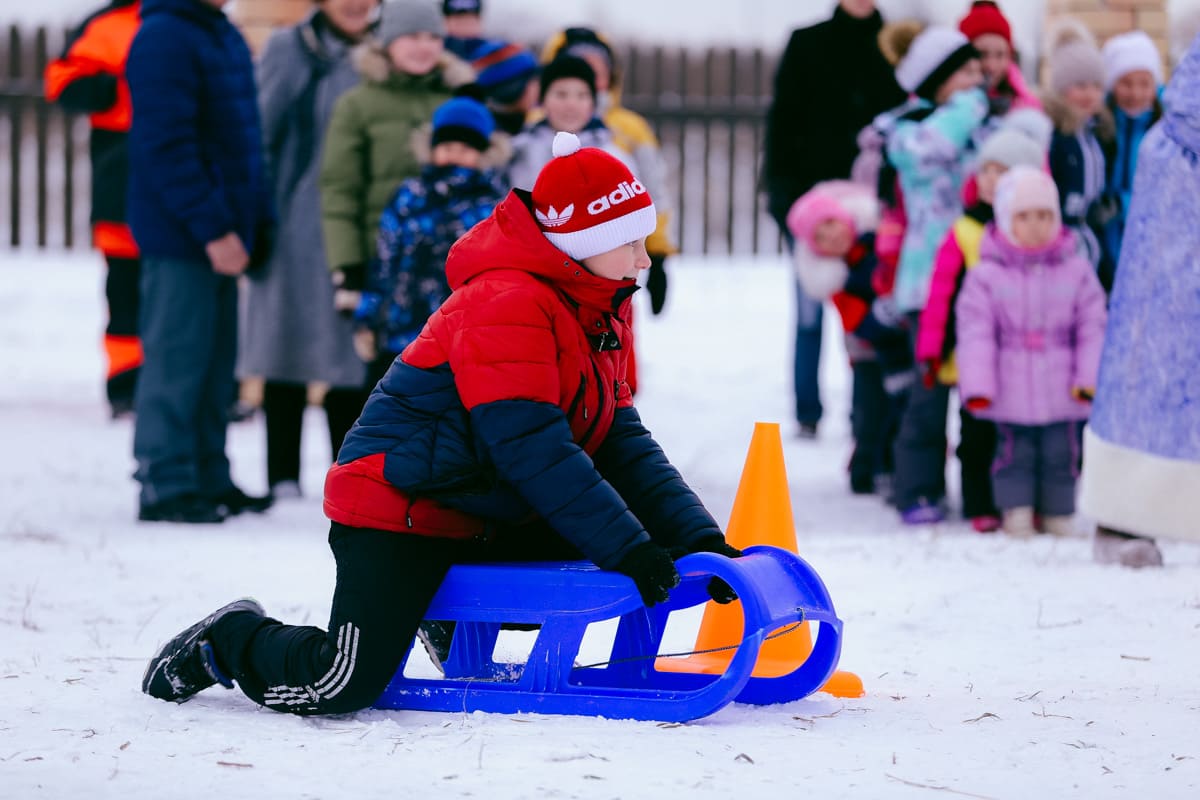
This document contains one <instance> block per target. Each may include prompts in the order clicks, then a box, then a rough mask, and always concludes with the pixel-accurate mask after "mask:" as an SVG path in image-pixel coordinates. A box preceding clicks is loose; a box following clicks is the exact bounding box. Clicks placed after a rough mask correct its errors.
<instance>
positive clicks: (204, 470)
mask: <svg viewBox="0 0 1200 800" xmlns="http://www.w3.org/2000/svg"><path fill="white" fill-rule="evenodd" d="M139 322H140V328H141V332H142V350H143V353H144V354H145V362H144V363H143V365H142V374H141V376H140V377H139V379H138V388H137V399H136V410H137V419H136V421H135V423H134V432H133V455H134V458H136V459H137V473H136V477H137V479H138V481H140V482H141V484H142V491H141V502H142V503H143V505H145V504H151V503H159V502H162V501H164V500H169V499H171V498H173V497H178V496H180V495H183V494H189V493H199V494H203V495H217V494H221V493H222V492H224V491H226V490H228V489H229V488H230V487H231V486H232V485H233V484H232V482H231V481H230V478H229V459H228V458H226V456H225V426H226V424H227V419H226V412H227V410H228V407H229V398H230V396H231V395H232V393H233V364H234V359H235V358H236V356H237V282H236V281H235V279H233V278H230V277H226V276H222V275H218V274H217V273H215V272H213V270H212V267H211V266H210V265H208V264H207V263H201V262H196V261H180V260H173V259H160V258H146V259H144V260H143V261H142V276H141V318H140V320H139Z"/></svg>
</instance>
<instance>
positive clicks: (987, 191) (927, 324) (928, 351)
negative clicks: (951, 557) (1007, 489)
mask: <svg viewBox="0 0 1200 800" xmlns="http://www.w3.org/2000/svg"><path fill="white" fill-rule="evenodd" d="M1022 113H1029V114H1039V115H1040V112H1035V111H1028V112H1022ZM1040 116H1041V119H1042V120H1043V121H1044V122H1045V127H1046V130H1047V136H1046V137H1045V138H1046V139H1048V138H1049V136H1048V132H1049V126H1050V120H1049V119H1046V117H1045V116H1044V115H1040ZM1047 144H1048V142H1046V141H1043V140H1039V139H1038V138H1036V135H1035V134H1034V133H1030V132H1028V131H1026V130H1024V129H1023V128H1022V127H1020V126H1019V125H1016V124H1009V123H1007V122H1006V123H1005V124H1003V125H1002V126H1001V127H1000V129H999V130H997V131H996V132H995V133H993V134H992V135H991V136H989V137H988V138H987V141H985V142H984V143H983V147H982V149H981V150H980V151H979V159H978V162H977V163H978V168H977V169H976V171H975V175H974V176H973V179H974V181H975V187H976V199H975V202H973V203H971V204H970V205H968V206H967V208H966V210H965V212H964V213H963V215H962V216H961V217H959V218H958V219H957V220H955V222H954V225H953V226H951V228H950V231H949V233H947V234H946V238H945V239H944V240H943V241H942V246H941V247H940V248H938V253H937V259H936V260H935V261H934V265H933V276H932V278H931V280H930V283H929V299H928V300H926V302H925V308H924V309H922V310H921V320H920V323H919V325H918V330H917V340H916V359H917V363H918V364H920V365H921V372H922V375H923V379H924V382H925V385H926V386H927V387H928V388H933V387H934V386H936V385H937V384H942V385H944V386H946V387H949V386H953V385H954V384H955V383H957V381H958V369H957V366H956V362H955V359H954V348H955V330H954V329H955V320H954V303H955V301H956V300H957V299H958V295H959V292H960V291H961V289H962V284H963V277H964V275H965V273H966V271H968V270H971V269H974V268H975V266H976V265H977V264H978V263H979V258H980V250H981V248H982V245H983V235H984V232H985V230H986V226H987V224H988V223H990V222H991V221H992V218H993V214H994V211H993V208H992V203H993V201H994V200H995V198H996V185H997V183H998V182H999V180H1000V178H1001V176H1003V175H1004V173H1005V172H1007V171H1008V170H1010V169H1012V168H1013V167H1017V166H1020V165H1022V164H1024V165H1026V166H1030V167H1039V166H1041V165H1043V164H1044V163H1045V161H1046V148H1047ZM943 396H945V397H946V399H947V401H948V399H949V397H948V393H946V394H944V395H943ZM959 420H960V426H959V441H958V448H957V450H956V451H955V455H957V456H958V463H959V467H960V470H961V478H962V479H961V481H960V483H959V486H960V489H961V491H962V513H963V516H964V517H966V518H968V519H970V520H971V527H972V528H974V529H975V530H976V531H978V532H979V533H990V532H992V531H996V530H999V528H1000V515H999V512H998V511H997V510H996V504H995V502H994V501H993V500H992V476H991V466H992V456H993V455H994V454H995V451H996V427H995V426H994V425H993V424H992V423H991V422H989V421H988V420H984V419H979V418H978V417H976V416H975V415H974V414H972V413H971V412H970V411H968V410H967V409H966V408H963V407H962V406H961V405H960V407H959Z"/></svg>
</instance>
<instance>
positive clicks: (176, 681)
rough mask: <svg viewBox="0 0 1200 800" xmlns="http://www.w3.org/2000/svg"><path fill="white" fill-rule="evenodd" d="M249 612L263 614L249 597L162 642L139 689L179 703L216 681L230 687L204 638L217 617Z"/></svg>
mask: <svg viewBox="0 0 1200 800" xmlns="http://www.w3.org/2000/svg"><path fill="white" fill-rule="evenodd" d="M242 611H248V612H250V613H253V614H257V615H258V616H260V617H261V616H265V612H264V611H263V607H262V606H260V605H259V604H258V603H257V602H256V601H254V600H250V599H248V598H246V599H242V600H237V601H234V602H232V603H230V604H229V605H227V606H223V607H221V608H219V609H217V610H216V611H214V612H213V613H211V614H209V615H208V616H207V617H205V618H204V619H202V620H200V621H199V622H197V623H196V624H195V625H193V626H191V627H190V628H188V629H187V630H185V631H183V632H182V633H180V634H179V635H178V636H176V637H175V638H174V639H172V640H171V641H169V642H167V643H166V644H165V645H163V647H162V649H161V650H159V651H158V654H157V655H155V656H154V658H152V659H150V665H149V666H148V667H146V674H145V675H144V676H143V677H142V691H143V692H145V693H146V694H148V695H150V696H151V697H157V698H158V699H159V700H174V701H175V702H177V703H182V702H183V701H184V700H187V699H188V698H190V697H191V696H192V695H194V694H195V693H196V692H199V691H201V690H203V689H207V688H208V687H210V686H213V685H215V684H217V683H219V684H221V685H222V686H224V687H225V688H226V689H232V688H233V679H231V678H230V677H229V676H227V675H226V674H225V673H224V671H222V670H221V668H220V667H219V666H218V665H217V659H216V656H215V654H214V653H213V651H212V647H211V646H210V645H209V643H208V642H207V641H206V637H207V636H208V632H209V631H210V630H212V626H213V625H215V624H216V623H217V620H219V619H221V618H222V617H226V616H228V615H230V614H236V613H238V612H242Z"/></svg>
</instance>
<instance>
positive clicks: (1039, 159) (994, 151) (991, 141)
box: [978, 125, 1046, 169]
mask: <svg viewBox="0 0 1200 800" xmlns="http://www.w3.org/2000/svg"><path fill="white" fill-rule="evenodd" d="M989 161H994V162H995V163H997V164H1003V165H1004V166H1006V167H1008V168H1009V169H1013V168H1014V167H1019V166H1022V165H1024V166H1027V167H1040V166H1042V165H1043V164H1044V163H1046V148H1044V147H1042V146H1041V144H1039V143H1038V141H1037V140H1036V139H1034V138H1033V137H1031V136H1030V135H1029V134H1027V133H1025V132H1024V131H1022V130H1020V129H1019V128H1015V127H1009V126H1006V125H1005V126H1001V127H1000V129H999V130H997V131H996V132H995V133H993V134H992V135H991V136H989V137H988V138H987V139H985V140H984V142H983V146H982V147H980V148H979V159H978V163H979V165H980V166H981V167H982V166H983V165H984V164H986V163H988V162H989Z"/></svg>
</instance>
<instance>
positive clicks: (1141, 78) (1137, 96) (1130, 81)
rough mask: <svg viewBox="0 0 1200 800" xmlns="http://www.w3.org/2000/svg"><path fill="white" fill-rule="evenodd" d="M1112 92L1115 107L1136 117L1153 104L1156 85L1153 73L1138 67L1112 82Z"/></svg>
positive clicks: (1156, 90) (1156, 91)
mask: <svg viewBox="0 0 1200 800" xmlns="http://www.w3.org/2000/svg"><path fill="white" fill-rule="evenodd" d="M1112 93H1113V100H1115V101H1116V103H1117V108H1119V109H1121V110H1122V111H1124V112H1125V113H1126V114H1128V115H1129V116H1131V117H1136V116H1138V115H1139V114H1144V113H1145V112H1147V111H1149V110H1150V107H1151V106H1153V105H1154V97H1155V95H1156V94H1157V93H1158V86H1156V85H1155V83H1154V75H1153V74H1151V72H1150V70H1146V69H1138V70H1134V71H1133V72H1127V73H1125V74H1124V75H1122V76H1121V77H1120V78H1118V79H1117V82H1116V83H1114V84H1113V88H1112Z"/></svg>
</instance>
